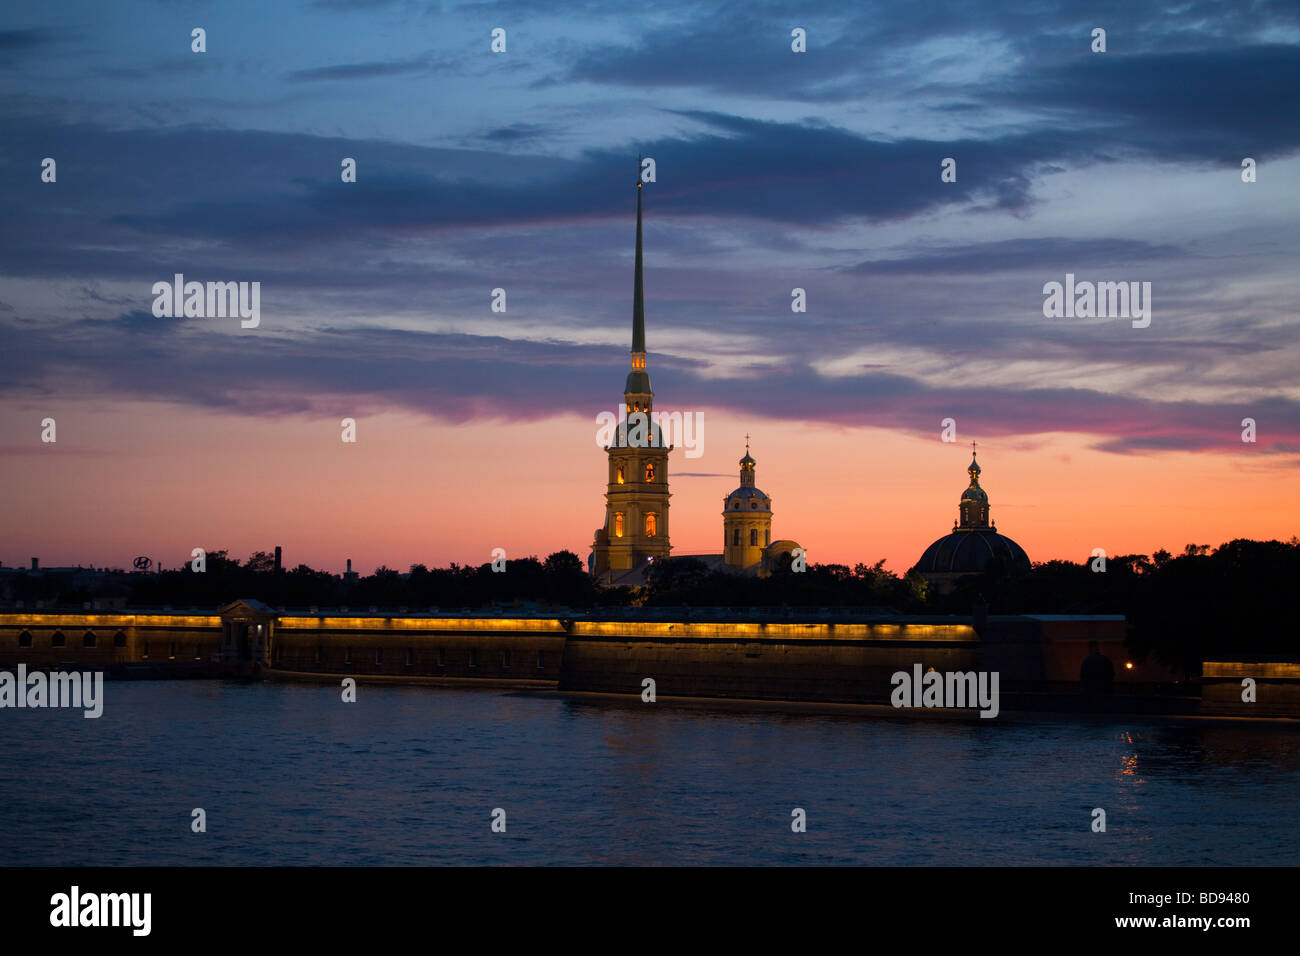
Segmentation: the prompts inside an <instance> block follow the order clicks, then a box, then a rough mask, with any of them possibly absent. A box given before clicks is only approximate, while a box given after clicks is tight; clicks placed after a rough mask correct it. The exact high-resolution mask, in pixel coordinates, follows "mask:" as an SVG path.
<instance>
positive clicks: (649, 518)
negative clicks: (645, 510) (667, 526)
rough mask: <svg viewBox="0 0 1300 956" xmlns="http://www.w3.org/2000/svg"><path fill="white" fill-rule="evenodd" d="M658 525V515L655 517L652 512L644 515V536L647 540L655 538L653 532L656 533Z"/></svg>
mask: <svg viewBox="0 0 1300 956" xmlns="http://www.w3.org/2000/svg"><path fill="white" fill-rule="evenodd" d="M658 525H659V516H658V515H656V514H655V513H654V512H653V511H652V512H650V513H649V514H648V515H646V516H645V536H646V537H647V538H653V537H654V536H655V532H656V531H658Z"/></svg>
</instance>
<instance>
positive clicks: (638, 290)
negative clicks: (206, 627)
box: [632, 156, 645, 368]
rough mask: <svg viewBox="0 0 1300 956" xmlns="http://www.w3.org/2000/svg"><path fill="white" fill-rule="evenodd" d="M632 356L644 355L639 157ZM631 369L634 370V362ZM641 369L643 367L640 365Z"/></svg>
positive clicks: (643, 287)
mask: <svg viewBox="0 0 1300 956" xmlns="http://www.w3.org/2000/svg"><path fill="white" fill-rule="evenodd" d="M632 354H633V356H635V355H638V354H639V355H642V356H644V355H645V286H644V283H643V281H642V278H641V157H640V156H638V157H637V159H636V277H635V279H634V280H633V283H632ZM632 367H633V368H636V364H635V362H634V363H633V366H632ZM641 367H642V368H644V367H645V366H644V365H642V366H641Z"/></svg>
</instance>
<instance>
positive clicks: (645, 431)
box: [591, 160, 672, 580]
mask: <svg viewBox="0 0 1300 956" xmlns="http://www.w3.org/2000/svg"><path fill="white" fill-rule="evenodd" d="M641 188H642V183H641V164H640V161H639V160H638V162H637V183H636V267H635V268H636V274H635V277H634V279H633V285H632V368H631V370H630V371H629V372H628V373H627V383H626V384H625V385H624V387H623V412H622V417H621V421H620V422H619V424H618V429H617V431H616V433H615V435H614V443H613V444H612V445H608V446H606V448H605V453H606V455H607V456H608V457H609V478H608V483H607V484H606V486H605V525H604V527H602V528H600V529H599V530H597V531H596V539H595V542H594V544H593V545H592V551H593V562H592V569H591V570H592V576H593V577H595V578H596V579H597V580H600V579H609V578H611V577H612V576H613V575H614V574H616V573H619V572H623V571H627V570H630V569H632V568H636V567H643V566H644V565H646V564H647V563H649V562H650V561H651V560H653V559H654V558H660V557H667V555H668V553H669V551H670V550H671V546H670V545H669V543H668V499H669V497H670V495H669V493H668V453H669V452H670V451H672V447H671V446H669V445H665V444H664V440H663V433H662V431H661V430H660V429H659V426H658V425H656V424H655V423H654V421H653V420H652V417H651V415H652V412H653V410H654V390H653V389H651V387H650V375H649V373H647V372H646V365H645V292H644V284H643V280H642V275H641Z"/></svg>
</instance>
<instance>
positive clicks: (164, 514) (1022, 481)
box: [0, 0, 1300, 573]
mask: <svg viewBox="0 0 1300 956" xmlns="http://www.w3.org/2000/svg"><path fill="white" fill-rule="evenodd" d="M1014 6H1015V9H1008V8H1007V7H1008V5H1006V4H1002V3H993V2H988V3H966V2H962V3H950V2H943V0H939V2H927V3H893V4H873V3H854V4H842V3H824V2H811V3H803V4H799V5H797V6H791V5H788V4H767V3H762V2H748V0H747V2H743V3H730V2H724V3H709V2H694V0H693V2H684V3H670V4H657V3H639V4H607V3H583V2H574V3H565V2H559V3H548V4H532V3H477V4H476V3H468V4H457V3H416V2H407V0H392V2H384V0H370V2H365V0H361V2H343V0H338V2H334V0H317V2H295V3H290V2H285V3H276V4H265V3H259V2H252V3H238V2H223V3H219V4H217V3H212V4H205V3H152V2H143V0H132V2H123V3H119V4H102V3H99V2H85V3H64V2H57V0H56V2H52V3H48V4H32V5H26V6H24V7H21V8H20V7H18V6H17V5H12V4H11V5H7V6H6V7H5V9H4V11H3V12H2V13H0V132H2V135H0V462H2V463H3V464H2V474H0V479H2V480H0V487H3V495H2V496H0V497H3V499H4V500H3V503H2V504H0V562H3V564H4V565H5V566H14V565H25V564H27V563H28V562H29V560H30V559H31V558H32V557H36V556H38V557H39V558H40V559H41V563H42V564H43V565H45V566H57V565H78V564H82V565H93V566H96V567H100V566H111V567H129V566H130V565H131V561H132V559H133V558H134V557H135V556H137V555H148V556H152V557H153V558H154V560H155V561H157V562H159V563H161V564H162V565H164V566H166V567H176V566H178V565H179V564H180V563H181V562H182V561H183V560H186V559H187V558H188V556H189V554H190V552H191V549H192V548H194V547H204V548H207V549H209V550H212V549H217V548H224V549H228V550H229V551H230V552H231V553H232V555H234V556H236V557H241V558H243V557H246V556H247V555H248V554H250V553H251V552H253V551H255V550H270V549H271V548H273V547H274V546H275V545H281V546H282V547H283V549H284V560H285V562H286V564H287V565H289V566H291V567H292V566H295V565H297V564H298V563H300V562H301V563H307V564H310V565H312V566H314V567H318V568H325V569H330V570H335V571H337V570H341V569H342V567H343V564H344V561H345V560H346V559H347V558H352V560H353V562H354V567H355V568H357V569H358V570H361V571H363V572H366V571H369V570H371V569H373V568H375V567H377V566H380V565H384V566H388V567H393V568H399V569H404V568H406V567H407V566H409V565H410V564H413V563H416V562H422V563H425V564H427V565H430V566H435V565H437V566H445V565H446V564H447V563H449V562H452V561H455V562H458V563H471V564H479V563H483V562H485V561H488V560H490V558H491V552H492V550H493V549H494V548H498V547H500V548H504V549H505V550H506V552H507V555H508V556H509V557H511V558H513V557H523V556H527V555H530V554H535V555H538V556H543V557H544V556H545V555H547V554H549V553H551V552H553V551H557V550H560V549H562V548H567V549H569V550H572V551H574V552H575V553H577V554H579V556H580V557H582V558H583V559H584V560H585V558H586V556H587V554H588V552H589V551H590V547H591V542H592V537H593V533H594V530H595V528H596V527H597V526H598V525H599V524H600V523H601V522H602V521H603V519H604V497H603V496H604V490H605V488H604V482H605V480H606V463H605V455H604V453H603V452H602V451H601V449H600V448H599V446H598V445H597V442H596V440H595V439H596V434H597V430H598V421H597V419H598V416H599V414H600V413H601V412H605V411H615V410H617V409H618V408H619V404H620V402H621V389H622V386H623V381H624V378H625V376H626V373H627V369H628V349H629V346H630V339H631V313H632V260H633V240H634V229H635V226H634V223H635V202H636V200H635V195H634V194H635V179H634V176H635V174H636V159H637V156H638V155H644V156H647V157H650V158H652V159H653V160H654V163H655V178H654V181H653V182H648V183H646V185H645V188H644V196H643V198H644V205H645V228H644V232H645V289H646V292H645V297H646V328H647V346H648V349H649V357H648V371H649V373H650V375H651V379H652V381H653V384H654V389H655V393H656V397H655V407H656V409H657V410H660V411H665V412H671V411H680V412H682V413H683V414H686V415H690V416H693V417H694V418H693V420H696V421H700V422H702V428H701V430H700V433H699V435H697V438H698V444H697V447H696V449H694V450H693V451H692V452H691V455H690V457H688V455H687V452H686V450H685V449H682V448H679V449H678V450H676V451H674V452H673V454H672V456H671V457H670V466H669V481H670V486H671V489H672V501H671V510H670V512H669V515H670V520H669V534H670V539H671V542H672V545H673V550H674V552H675V553H716V552H719V551H721V528H722V519H721V514H720V512H721V504H722V499H723V498H724V497H725V496H726V495H727V494H728V493H729V492H730V491H731V490H732V489H733V488H734V487H736V485H737V484H738V477H737V475H738V466H737V462H738V459H739V458H740V457H741V456H742V455H743V454H744V451H745V436H746V435H749V436H750V441H751V450H752V454H753V456H754V457H755V458H756V459H757V462H758V465H757V484H758V486H759V487H760V488H762V489H763V490H764V491H765V492H766V493H767V494H768V495H769V496H770V497H771V498H772V500H773V511H774V519H773V539H774V540H775V539H777V538H789V539H794V540H796V541H798V542H799V543H800V544H801V545H803V546H804V547H805V548H806V549H807V551H808V557H809V560H810V561H811V562H839V563H846V564H856V563H858V562H866V563H868V564H873V563H875V562H876V561H879V560H881V559H884V560H885V561H886V566H887V567H888V568H890V569H891V570H894V571H897V572H900V573H901V572H904V571H906V570H907V569H908V568H909V567H911V566H912V564H914V563H915V561H916V560H917V558H919V556H920V555H921V553H922V552H923V551H924V550H925V548H926V546H927V545H929V544H930V542H931V541H933V540H934V539H936V538H938V537H941V536H942V535H943V534H945V533H947V532H948V531H949V530H950V529H951V527H952V523H953V521H954V519H955V518H956V516H957V501H958V497H959V495H960V493H961V492H962V490H963V489H964V488H965V487H966V484H967V476H966V471H965V469H966V466H967V464H968V463H969V461H970V444H969V443H970V442H971V441H976V442H978V447H979V459H980V464H981V467H982V468H983V473H982V484H983V486H984V488H985V489H986V490H987V491H988V493H989V497H990V502H991V512H992V517H993V519H994V521H995V522H996V523H997V526H998V529H999V530H1000V531H1001V532H1003V533H1005V534H1007V535H1009V536H1010V537H1012V538H1014V539H1015V540H1016V541H1018V542H1019V543H1020V544H1021V545H1022V546H1023V547H1024V548H1025V550H1026V551H1027V552H1028V554H1029V556H1030V558H1031V559H1033V560H1035V561H1045V560H1051V559H1056V558H1064V559H1068V560H1074V561H1081V560H1085V559H1087V558H1088V557H1089V555H1090V554H1091V553H1092V551H1093V549H1095V548H1103V549H1104V550H1105V551H1106V552H1107V553H1108V554H1124V553H1144V554H1149V553H1151V552H1153V551H1155V550H1157V549H1159V548H1167V549H1169V550H1174V551H1179V550H1181V549H1182V547H1183V546H1184V545H1185V544H1188V543H1196V544H1210V545H1218V544H1220V543H1222V542H1224V541H1227V540H1230V539H1232V538H1237V537H1250V538H1264V539H1267V538H1280V539H1284V540H1285V539H1288V538H1290V537H1291V536H1293V535H1296V534H1300V494H1298V492H1300V481H1297V477H1296V476H1297V465H1298V464H1300V382H1298V381H1297V368H1300V326H1298V325H1297V314H1296V313H1297V309H1296V304H1297V301H1300V295H1298V293H1300V268H1297V260H1298V258H1300V256H1298V253H1300V8H1297V7H1296V5H1295V4H1294V3H1288V2H1258V3H1239V4H1219V3H1202V2H1197V0H1190V2H1180V3H1138V4H1134V3H1132V2H1131V0H1126V2H1112V3H1107V2H1102V3H1095V2H1094V3H1087V4H1081V3H1057V2H1051V0H1041V2H1040V0H1034V2H1029V3H1025V4H1017V5H1014ZM195 28H202V29H203V30H204V31H205V46H206V49H205V51H204V52H201V53H200V52H195V51H194V50H193V49H192V44H193V43H194V41H193V38H192V31H193V30H194V29H195ZM796 28H799V29H802V30H803V31H804V33H805V36H806V52H801V53H797V52H794V51H793V50H792V44H793V43H794V41H793V40H792V31H793V30H795V29H796ZM1095 28H1102V29H1104V30H1105V31H1106V33H1105V44H1106V49H1105V52H1104V53H1103V52H1093V50H1092V47H1093V45H1094V39H1093V31H1094V29H1095ZM496 29H501V30H504V31H505V34H504V37H505V50H504V52H494V51H493V50H492V44H493V31H494V30H496ZM1247 157H1249V158H1251V159H1253V160H1254V172H1255V181H1254V182H1244V181H1243V167H1242V162H1243V159H1245V158H1247ZM46 158H50V159H53V160H54V161H55V166H54V173H55V176H54V181H53V182H46V181H43V169H44V165H45V164H44V163H43V161H44V160H45V159H46ZM345 158H351V159H354V160H355V163H356V181H355V182H344V181H343V176H342V175H341V168H342V163H343V160H344V159H345ZM945 158H952V159H954V160H955V171H956V181H955V182H945V181H943V178H942V176H941V173H942V162H943V160H944V159H945ZM177 273H181V274H183V275H184V276H185V278H186V280H187V281H200V282H217V281H220V282H250V283H251V282H258V283H260V286H259V289H260V322H259V324H258V325H257V327H256V328H243V327H241V322H240V320H239V319H238V318H237V317H197V316H196V317H188V318H187V317H180V318H177V317H166V316H164V317H159V316H156V315H155V310H154V304H155V294H154V292H153V287H154V284H155V283H158V282H170V281H171V280H172V277H173V276H174V275H175V274H177ZM1067 275H1073V276H1074V277H1075V280H1076V281H1078V282H1084V281H1089V282H1139V283H1150V290H1151V291H1150V305H1151V312H1150V324H1149V325H1148V326H1147V327H1145V328H1139V327H1135V326H1134V323H1133V321H1130V319H1129V318H1127V317H1113V316H1107V317H1077V316H1069V317H1065V316H1050V317H1049V316H1048V315H1045V309H1044V300H1045V298H1046V296H1045V293H1044V287H1045V285H1046V284H1047V283H1051V282H1060V283H1065V282H1066V276H1067ZM494 289H504V290H505V311H503V312H502V311H496V312H494V311H493V309H492V303H493V290H494ZM794 289H802V290H804V299H805V301H806V311H803V312H795V311H792V307H791V306H792V301H793V300H792V290H794ZM48 418H52V419H54V421H55V435H54V437H55V440H54V441H53V442H50V441H45V440H43V436H45V437H48V429H47V427H46V426H45V425H44V424H43V422H44V420H45V419H48ZM345 418H351V419H353V420H354V421H355V423H356V429H355V435H356V441H355V442H344V441H342V439H341V436H342V427H341V422H342V420H343V419H345ZM949 418H951V419H952V420H953V422H954V425H955V427H954V428H950V429H948V431H949V435H948V437H951V438H953V439H954V440H953V441H945V440H944V437H945V436H944V434H943V432H944V429H943V422H944V420H945V419H949ZM1247 418H1249V419H1252V420H1253V421H1254V422H1255V426H1254V427H1255V441H1253V442H1247V441H1243V440H1242V438H1243V430H1244V426H1243V420H1244V419H1247ZM697 453H698V454H697Z"/></svg>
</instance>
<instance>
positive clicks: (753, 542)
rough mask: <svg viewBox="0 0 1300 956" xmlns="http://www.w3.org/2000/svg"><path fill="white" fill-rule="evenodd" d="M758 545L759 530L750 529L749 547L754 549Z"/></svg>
mask: <svg viewBox="0 0 1300 956" xmlns="http://www.w3.org/2000/svg"><path fill="white" fill-rule="evenodd" d="M757 545H758V529H757V528H750V529H749V546H750V547H751V548H753V547H756V546H757Z"/></svg>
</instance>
